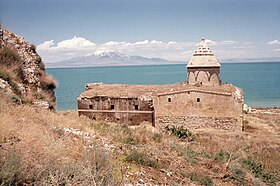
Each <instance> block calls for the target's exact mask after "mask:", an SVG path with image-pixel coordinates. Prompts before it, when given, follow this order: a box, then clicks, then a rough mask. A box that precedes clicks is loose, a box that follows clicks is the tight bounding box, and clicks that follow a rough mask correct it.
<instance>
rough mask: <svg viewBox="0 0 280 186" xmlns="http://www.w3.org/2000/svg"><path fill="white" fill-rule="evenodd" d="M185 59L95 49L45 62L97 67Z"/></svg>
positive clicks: (173, 62)
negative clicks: (169, 58) (86, 52)
mask: <svg viewBox="0 0 280 186" xmlns="http://www.w3.org/2000/svg"><path fill="white" fill-rule="evenodd" d="M184 63H186V62H185V61H169V60H165V59H162V58H148V57H143V56H138V55H133V56H128V55H125V54H122V53H119V52H116V51H97V52H95V53H93V54H89V55H86V56H81V57H75V58H71V59H67V60H63V61H58V62H46V63H45V64H46V67H47V68H63V67H97V66H129V65H162V64H184Z"/></svg>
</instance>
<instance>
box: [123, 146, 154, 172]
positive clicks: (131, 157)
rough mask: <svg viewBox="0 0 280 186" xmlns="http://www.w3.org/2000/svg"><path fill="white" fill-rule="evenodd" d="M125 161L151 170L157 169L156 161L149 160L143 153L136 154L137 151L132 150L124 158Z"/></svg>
mask: <svg viewBox="0 0 280 186" xmlns="http://www.w3.org/2000/svg"><path fill="white" fill-rule="evenodd" d="M126 161H127V162H130V163H135V164H138V165H144V166H149V167H153V168H157V167H158V165H157V163H156V161H154V160H151V159H150V158H149V157H148V156H147V155H146V154H145V153H143V152H138V151H137V150H133V151H132V152H131V153H130V154H128V155H127V156H126Z"/></svg>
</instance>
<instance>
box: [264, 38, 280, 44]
mask: <svg viewBox="0 0 280 186" xmlns="http://www.w3.org/2000/svg"><path fill="white" fill-rule="evenodd" d="M267 44H268V45H280V41H278V40H277V39H276V40H273V41H269V42H268V43H267Z"/></svg>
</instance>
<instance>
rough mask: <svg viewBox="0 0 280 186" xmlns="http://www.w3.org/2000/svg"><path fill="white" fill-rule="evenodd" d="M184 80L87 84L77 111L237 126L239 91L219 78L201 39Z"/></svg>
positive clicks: (120, 118)
mask: <svg viewBox="0 0 280 186" xmlns="http://www.w3.org/2000/svg"><path fill="white" fill-rule="evenodd" d="M187 73H188V80H187V81H186V82H182V83H177V84H168V85H126V84H102V83H88V84H87V85H86V90H85V92H84V93H82V94H81V95H80V96H79V97H78V113H79V115H85V116H87V117H89V118H91V119H93V120H106V121H110V122H116V123H126V124H128V125H140V124H141V123H150V124H151V125H152V126H155V127H165V126H167V125H176V126H183V127H186V128H188V129H197V128H215V129H224V130H231V131H234V130H241V129H242V123H243V115H242V108H243V91H242V89H240V88H238V87H235V86H233V85H228V84H223V83H222V82H221V80H220V63H219V62H218V60H217V59H216V58H215V56H214V54H213V53H212V52H211V51H210V50H209V47H208V46H207V44H206V42H205V40H204V39H202V40H201V42H200V43H199V45H198V49H197V50H196V51H195V52H194V54H193V56H192V58H191V59H190V61H189V63H188V65H187Z"/></svg>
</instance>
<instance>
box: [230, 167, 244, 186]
mask: <svg viewBox="0 0 280 186" xmlns="http://www.w3.org/2000/svg"><path fill="white" fill-rule="evenodd" d="M231 173H232V174H233V175H232V179H233V180H235V181H236V182H237V184H238V185H245V174H246V172H245V171H244V170H242V169H241V168H233V169H232V170H231Z"/></svg>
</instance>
